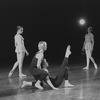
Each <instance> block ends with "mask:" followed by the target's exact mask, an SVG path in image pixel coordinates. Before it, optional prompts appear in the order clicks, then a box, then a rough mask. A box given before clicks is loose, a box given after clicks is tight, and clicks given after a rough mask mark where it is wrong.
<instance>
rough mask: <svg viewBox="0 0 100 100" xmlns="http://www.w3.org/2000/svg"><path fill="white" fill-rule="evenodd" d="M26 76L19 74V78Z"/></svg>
mask: <svg viewBox="0 0 100 100" xmlns="http://www.w3.org/2000/svg"><path fill="white" fill-rule="evenodd" d="M26 76H27V75H25V74H19V77H26Z"/></svg>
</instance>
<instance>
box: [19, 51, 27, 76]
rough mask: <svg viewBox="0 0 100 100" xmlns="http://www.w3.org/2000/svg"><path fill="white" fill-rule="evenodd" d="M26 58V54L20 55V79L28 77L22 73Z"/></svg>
mask: <svg viewBox="0 0 100 100" xmlns="http://www.w3.org/2000/svg"><path fill="white" fill-rule="evenodd" d="M24 56H25V53H20V54H19V55H18V62H19V76H20V77H26V75H24V74H23V73H22V67H23V60H24Z"/></svg>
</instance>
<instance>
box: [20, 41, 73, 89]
mask: <svg viewBox="0 0 100 100" xmlns="http://www.w3.org/2000/svg"><path fill="white" fill-rule="evenodd" d="M40 43H43V42H40ZM44 43H46V42H44ZM43 48H44V47H43V46H42V47H41V49H42V50H40V51H39V52H38V53H37V54H36V55H35V58H33V59H35V61H32V64H31V65H32V66H33V65H34V66H36V64H37V67H38V68H37V69H38V70H37V69H35V68H34V69H35V70H32V67H31V70H30V72H31V74H32V75H33V76H35V77H34V78H35V80H36V82H27V81H23V84H22V86H21V87H22V88H23V87H25V86H35V87H36V84H37V83H39V86H41V87H42V88H41V89H43V81H44V82H45V83H50V84H49V85H51V87H52V88H53V89H58V87H59V86H60V85H61V83H62V82H63V80H64V79H65V84H64V86H65V87H68V86H73V85H72V84H70V83H69V81H68V67H67V62H68V57H69V55H70V54H71V51H70V48H71V47H70V45H69V46H68V47H67V49H66V53H65V58H64V60H63V63H62V65H61V67H60V68H59V71H58V73H57V75H56V76H55V77H51V76H50V74H49V71H48V69H47V67H48V63H47V62H46V60H45V59H44V58H43V51H44V49H43ZM46 48H47V47H46ZM45 50H46V49H45ZM36 58H37V59H36ZM40 58H42V60H39V59H40ZM42 61H43V62H42ZM40 62H41V63H40ZM41 68H42V69H41ZM40 69H41V71H40ZM44 73H45V77H44V80H41V81H39V78H40V77H41V74H42V75H43V74H44ZM36 75H37V76H36ZM48 81H49V82H48ZM54 87H56V88H54Z"/></svg>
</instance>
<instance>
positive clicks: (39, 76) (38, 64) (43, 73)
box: [8, 26, 98, 90]
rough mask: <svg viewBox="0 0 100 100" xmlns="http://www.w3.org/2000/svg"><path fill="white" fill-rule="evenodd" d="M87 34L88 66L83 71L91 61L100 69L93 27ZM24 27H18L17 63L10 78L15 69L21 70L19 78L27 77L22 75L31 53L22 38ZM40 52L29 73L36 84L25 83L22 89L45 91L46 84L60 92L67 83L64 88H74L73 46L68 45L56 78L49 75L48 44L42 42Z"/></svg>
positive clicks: (16, 41)
mask: <svg viewBox="0 0 100 100" xmlns="http://www.w3.org/2000/svg"><path fill="white" fill-rule="evenodd" d="M87 32H88V33H87V34H86V35H85V41H84V44H83V48H82V50H83V51H84V50H85V54H86V59H87V65H86V67H84V68H83V69H89V62H90V60H91V61H92V62H93V64H94V67H95V69H98V67H97V64H96V63H95V61H94V59H93V57H92V52H93V47H94V36H93V34H92V27H88V29H87ZM22 33H23V27H22V26H17V34H16V35H15V37H14V39H15V52H16V54H17V61H16V62H15V64H14V66H13V67H12V69H11V71H10V72H9V74H8V77H11V76H12V74H13V73H14V71H15V69H16V68H17V67H18V68H19V77H24V76H25V77H26V75H25V74H23V73H22V66H23V60H24V57H25V54H26V55H27V56H28V55H29V53H28V51H27V50H26V48H25V45H24V38H23V37H22V35H21V34H22ZM38 50H39V51H38V52H37V53H36V54H35V56H34V57H33V59H32V61H31V64H30V67H29V72H30V74H31V75H32V76H33V77H34V79H35V81H34V82H28V81H23V84H22V86H21V88H23V87H25V86H34V87H36V88H38V89H44V82H45V83H46V84H48V85H49V86H50V87H51V88H52V89H55V90H58V89H59V88H58V87H59V86H60V85H61V83H62V82H63V80H64V81H65V83H64V86H65V87H69V86H72V87H73V86H74V85H72V84H70V82H69V80H68V67H67V63H68V58H69V56H70V55H71V46H70V45H68V46H67V48H66V52H65V57H64V60H63V62H62V64H61V66H60V67H59V70H58V72H57V74H56V76H55V77H52V76H51V75H50V73H49V70H48V67H49V64H48V62H47V61H46V59H45V57H44V52H45V51H46V50H47V43H46V42H45V41H40V42H39V43H38Z"/></svg>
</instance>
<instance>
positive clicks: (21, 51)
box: [8, 26, 29, 77]
mask: <svg viewBox="0 0 100 100" xmlns="http://www.w3.org/2000/svg"><path fill="white" fill-rule="evenodd" d="M17 29H18V30H17V34H16V35H15V37H14V40H15V52H16V55H17V61H16V62H15V64H14V66H13V68H12V70H11V71H10V72H9V74H8V77H11V76H12V74H13V72H14V70H15V69H16V68H17V66H18V68H19V77H23V76H26V75H24V74H23V73H22V67H23V60H24V57H25V53H26V55H27V56H28V55H29V53H28V51H27V50H26V48H25V46H24V38H23V37H22V35H21V34H22V33H23V27H21V26H17Z"/></svg>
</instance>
